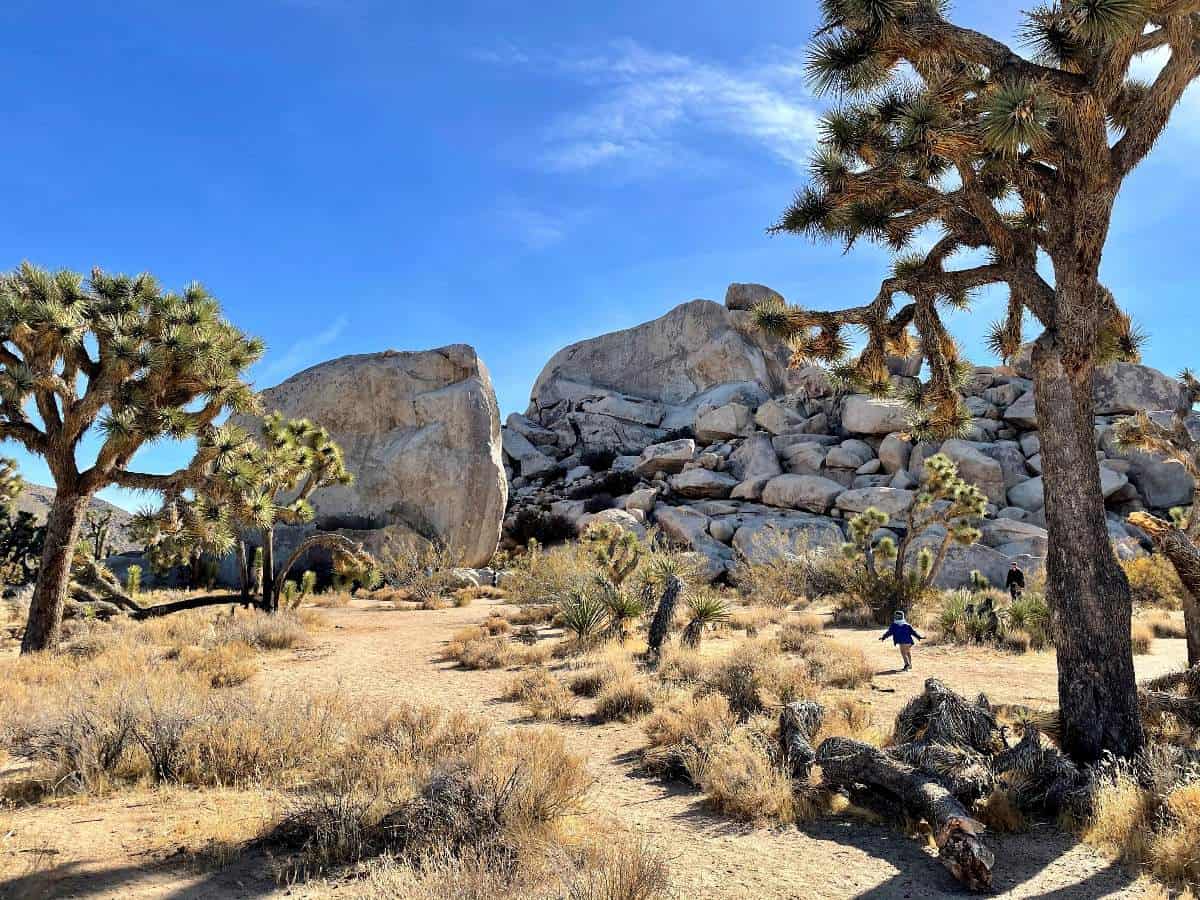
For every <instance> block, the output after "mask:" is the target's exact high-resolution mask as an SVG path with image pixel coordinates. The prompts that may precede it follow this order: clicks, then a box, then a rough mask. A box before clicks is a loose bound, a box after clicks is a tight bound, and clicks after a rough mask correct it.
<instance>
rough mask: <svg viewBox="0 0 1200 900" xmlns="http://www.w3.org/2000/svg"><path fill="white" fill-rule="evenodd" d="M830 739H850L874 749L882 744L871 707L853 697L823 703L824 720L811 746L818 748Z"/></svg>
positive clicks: (881, 735) (838, 698)
mask: <svg viewBox="0 0 1200 900" xmlns="http://www.w3.org/2000/svg"><path fill="white" fill-rule="evenodd" d="M831 737H846V738H852V739H854V740H856V741H862V742H863V743H866V744H871V745H872V746H875V747H878V746H879V745H880V744H882V743H883V734H882V733H881V732H880V731H879V729H878V728H876V727H875V719H874V716H872V714H871V707H870V706H868V705H867V704H866V703H863V702H862V701H861V700H856V699H854V698H853V697H837V698H836V699H827V700H826V701H825V718H824V719H823V720H822V722H821V727H820V729H819V730H818V731H817V734H816V735H815V737H814V738H813V741H812V744H813V746H814V747H819V746H820V745H821V742H822V741H824V740H825V739H826V738H831Z"/></svg>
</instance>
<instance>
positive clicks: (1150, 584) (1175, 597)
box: [1121, 553, 1184, 609]
mask: <svg viewBox="0 0 1200 900" xmlns="http://www.w3.org/2000/svg"><path fill="white" fill-rule="evenodd" d="M1121 568H1122V569H1123V570H1124V571H1125V577H1126V578H1127V579H1128V580H1129V591H1130V593H1131V594H1132V595H1133V602H1134V604H1136V605H1140V606H1162V607H1165V608H1167V609H1179V607H1180V606H1182V604H1183V591H1184V587H1183V583H1182V582H1181V581H1180V580H1179V575H1178V573H1176V571H1175V567H1174V566H1173V565H1171V561H1170V560H1169V559H1167V558H1166V557H1165V556H1163V555H1162V554H1161V553H1154V554H1151V555H1150V556H1142V557H1138V558H1137V559H1127V560H1124V561H1122V562H1121Z"/></svg>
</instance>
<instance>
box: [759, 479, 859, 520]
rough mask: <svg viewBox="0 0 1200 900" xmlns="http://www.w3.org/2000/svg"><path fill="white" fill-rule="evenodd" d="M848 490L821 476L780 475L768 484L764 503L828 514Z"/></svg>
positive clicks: (764, 494) (763, 497)
mask: <svg viewBox="0 0 1200 900" xmlns="http://www.w3.org/2000/svg"><path fill="white" fill-rule="evenodd" d="M845 490H846V489H845V488H844V487H842V485H840V484H838V483H837V482H836V481H831V480H830V479H828V478H822V477H821V476H820V475H778V476H776V477H775V478H772V479H771V480H770V481H768V482H767V484H766V486H765V487H764V488H763V492H762V502H763V503H765V504H766V505H767V506H779V507H783V508H784V509H803V510H807V511H808V512H814V513H827V512H829V508H830V507H831V506H833V501H834V500H836V499H837V497H838V495H839V494H841V493H842V492H843V491H845Z"/></svg>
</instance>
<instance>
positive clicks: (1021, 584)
mask: <svg viewBox="0 0 1200 900" xmlns="http://www.w3.org/2000/svg"><path fill="white" fill-rule="evenodd" d="M1004 586H1005V587H1006V588H1008V594H1009V596H1010V597H1012V598H1013V599H1014V600H1016V599H1017V598H1018V597H1020V596H1021V594H1022V593H1024V591H1025V573H1024V572H1022V571H1021V570H1020V569H1017V568H1013V569H1009V570H1008V577H1007V578H1005V579H1004Z"/></svg>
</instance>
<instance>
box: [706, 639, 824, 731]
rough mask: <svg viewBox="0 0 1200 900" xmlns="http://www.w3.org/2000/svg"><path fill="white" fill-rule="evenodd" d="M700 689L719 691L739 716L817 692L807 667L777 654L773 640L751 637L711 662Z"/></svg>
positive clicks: (777, 646)
mask: <svg viewBox="0 0 1200 900" xmlns="http://www.w3.org/2000/svg"><path fill="white" fill-rule="evenodd" d="M703 689H704V690H707V691H711V692H715V693H718V694H722V695H724V696H725V697H726V699H728V700H729V706H730V708H731V709H732V710H733V711H734V712H735V713H736V714H737V716H738V717H739V718H740V719H743V720H744V719H748V718H749V717H750V716H752V715H754V714H755V713H758V712H762V711H763V710H764V709H770V708H772V707H776V706H780V705H782V704H784V703H790V702H792V701H793V700H804V699H809V698H811V697H814V696H815V695H816V686H815V685H814V684H813V682H812V679H811V678H810V677H809V675H808V670H807V667H806V666H804V665H803V664H800V663H796V662H794V661H793V660H790V659H787V658H785V657H782V656H780V652H779V645H778V644H777V643H775V642H774V641H768V640H761V639H760V640H750V641H746V642H745V643H743V644H741V645H740V646H738V647H735V648H734V649H733V650H732V651H731V652H730V653H728V654H727V655H726V656H724V657H722V658H721V659H718V660H716V661H714V662H713V663H712V664H711V665H710V666H709V667H708V670H707V672H706V673H705V677H704V681H703Z"/></svg>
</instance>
